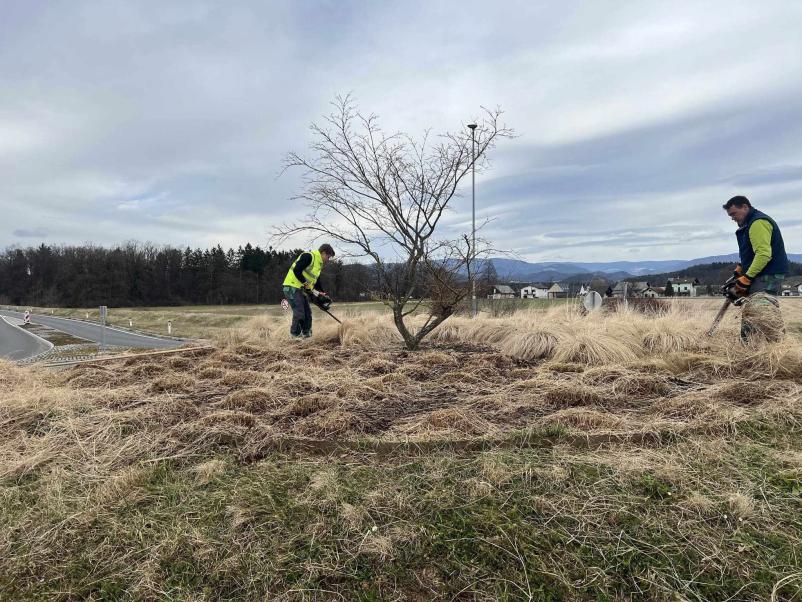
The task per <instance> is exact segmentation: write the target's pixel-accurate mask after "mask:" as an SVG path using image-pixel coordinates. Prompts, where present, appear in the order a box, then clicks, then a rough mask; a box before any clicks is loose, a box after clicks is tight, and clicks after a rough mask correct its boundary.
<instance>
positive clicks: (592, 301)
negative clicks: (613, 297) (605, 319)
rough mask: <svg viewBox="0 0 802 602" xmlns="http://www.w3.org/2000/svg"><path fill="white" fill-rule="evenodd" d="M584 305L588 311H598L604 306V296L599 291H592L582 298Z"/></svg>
mask: <svg viewBox="0 0 802 602" xmlns="http://www.w3.org/2000/svg"><path fill="white" fill-rule="evenodd" d="M582 305H584V306H585V309H586V310H588V311H596V310H597V309H601V306H602V298H601V295H600V294H599V293H597V292H596V291H590V292H589V293H588V294H587V295H585V298H584V299H583V300H582Z"/></svg>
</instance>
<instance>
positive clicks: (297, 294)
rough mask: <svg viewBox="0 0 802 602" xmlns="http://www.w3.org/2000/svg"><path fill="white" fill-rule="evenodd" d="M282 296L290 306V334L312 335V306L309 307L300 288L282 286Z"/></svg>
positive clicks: (306, 298)
mask: <svg viewBox="0 0 802 602" xmlns="http://www.w3.org/2000/svg"><path fill="white" fill-rule="evenodd" d="M284 297H285V298H286V299H287V301H289V303H290V307H292V325H291V326H290V334H291V335H292V336H294V337H299V336H301V335H303V336H305V337H311V336H312V308H311V307H309V298H308V297H307V296H306V295H305V294H304V292H303V290H302V289H300V288H295V287H293V286H285V287H284Z"/></svg>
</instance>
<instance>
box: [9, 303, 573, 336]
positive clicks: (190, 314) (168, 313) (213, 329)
mask: <svg viewBox="0 0 802 602" xmlns="http://www.w3.org/2000/svg"><path fill="white" fill-rule="evenodd" d="M566 302H576V300H570V301H569V300H567V299H553V300H547V299H527V300H512V302H509V301H503V302H496V303H491V302H488V301H483V304H484V309H485V310H486V311H487V312H488V313H492V314H503V313H508V312H510V311H513V310H515V309H516V308H518V307H523V308H527V309H536V310H538V309H547V308H549V307H552V306H554V305H562V304H564V303H566ZM6 308H7V309H13V310H17V311H24V310H25V309H26V308H23V307H11V306H6ZM34 311H36V312H40V313H45V314H52V315H54V316H60V317H64V318H75V319H79V320H86V319H88V320H91V321H94V322H97V321H98V308H97V307H88V308H66V309H65V308H50V307H41V308H34ZM312 311H313V313H314V314H315V317H316V319H318V320H328V319H329V318H326V317H325V316H323V314H322V313H321V312H320V311H319V310H318V309H317V308H316V307H313V308H312ZM332 311H334V312H336V315H337V317H338V318H341V319H342V318H350V317H356V316H359V315H361V314H363V313H371V312H375V313H386V312H388V311H389V310H388V309H387V307H386V306H385V305H384V304H383V303H381V302H373V301H370V302H360V303H337V304H336V306H335V308H333V309H332ZM259 316H269V317H273V318H281V317H282V316H286V314H285V312H284V311H283V310H282V309H281V306H280V305H279V304H277V303H274V304H271V305H193V306H181V307H120V308H117V307H112V308H109V313H108V319H107V321H108V324H110V325H111V326H117V327H121V328H129V324H130V326H132V327H133V328H134V329H135V330H138V331H141V332H147V333H152V334H157V335H166V334H167V322H168V320H169V321H172V334H173V335H174V336H177V337H185V338H215V337H219V336H222V335H224V334H225V333H226V332H227V331H228V330H229V329H231V328H235V327H239V326H243V325H245V324H246V323H247V322H248V320H250V319H252V318H255V317H259ZM129 320H130V322H129Z"/></svg>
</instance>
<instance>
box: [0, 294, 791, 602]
mask: <svg viewBox="0 0 802 602" xmlns="http://www.w3.org/2000/svg"><path fill="white" fill-rule="evenodd" d="M714 305H715V304H711V307H706V308H702V307H697V306H694V307H697V309H694V310H692V311H687V308H683V307H680V306H676V307H672V308H671V309H670V310H669V312H668V313H667V314H665V315H657V316H655V315H650V316H644V315H641V314H637V313H630V312H624V311H619V312H616V313H614V314H610V315H591V316H581V315H580V314H578V313H576V312H575V308H571V307H569V306H564V307H561V308H554V309H552V310H549V312H548V313H546V314H545V315H544V314H542V313H541V314H534V313H533V314H531V315H527V314H523V315H522V314H520V313H519V314H517V315H515V316H512V317H508V318H499V319H483V320H478V321H470V320H467V319H462V318H457V319H453V320H449V321H448V322H446V324H445V325H444V326H443V328H442V330H440V331H439V332H438V333H437V336H436V337H435V338H434V339H433V341H432V342H431V344H430V345H429V346H428V347H427V348H426V349H423V350H421V351H420V352H417V353H408V352H406V351H404V350H403V349H402V348H401V346H400V343H399V340H398V337H397V334H395V331H394V330H393V328H392V325H391V324H390V323H389V321H388V319H387V318H386V317H385V316H381V315H369V314H367V315H361V316H355V317H352V318H351V319H349V320H348V321H347V322H346V324H345V325H344V326H343V327H337V325H336V324H334V323H333V322H332V323H331V324H329V323H326V322H324V321H318V322H316V324H315V329H316V332H315V337H314V339H313V340H312V341H311V342H307V343H300V342H297V341H289V340H287V338H286V328H287V324H286V322H284V321H283V320H276V319H273V318H270V317H258V318H254V319H252V320H251V321H250V322H249V323H248V324H247V326H246V327H244V328H239V329H233V330H230V331H228V332H225V333H223V334H221V335H220V337H219V345H218V348H217V349H216V350H211V351H204V352H195V354H194V355H184V356H175V357H171V358H160V359H159V360H158V361H152V360H151V359H149V358H142V359H131V360H127V361H125V362H122V361H120V362H118V363H114V364H98V365H86V366H80V367H76V368H73V369H69V370H65V371H62V372H55V373H48V372H43V371H37V370H35V369H28V368H24V369H23V368H19V367H16V366H13V365H11V364H2V365H0V592H3V593H4V595H5V596H7V597H8V598H9V599H63V600H72V599H75V600H77V599H164V600H221V599H222V600H227V599H228V600H234V599H265V598H270V599H288V600H295V599H347V600H352V599H362V600H385V599H401V600H423V599H426V600H428V599H444V600H445V599H447V600H451V599H488V600H490V599H539V600H549V599H551V600H555V599H594V600H598V599H688V600H691V599H704V600H707V599H732V600H747V599H749V600H759V599H760V600H765V599H772V596H773V597H774V599H778V600H794V599H796V600H799V599H802V593H801V592H800V589H799V587H800V584H801V583H802V582H801V581H800V578H801V577H802V563H801V562H800V558H799V554H798V550H799V549H800V546H802V519H801V518H800V516H802V515H801V514H800V509H802V437H801V436H800V435H802V428H801V427H800V425H801V424H802V423H801V422H800V420H802V344H800V343H799V342H798V341H797V340H794V339H789V340H786V341H784V342H781V343H774V344H768V345H761V346H754V347H748V348H742V347H740V345H738V344H737V343H736V341H737V324H736V322H735V317H736V316H734V315H733V316H730V317H729V318H728V319H727V321H726V322H725V324H724V325H723V326H722V329H721V331H720V332H719V334H718V335H717V336H716V337H715V338H714V339H712V340H707V339H704V338H702V335H701V333H703V332H704V330H705V329H706V326H707V325H709V322H710V320H711V319H712V314H713V313H714V311H715V307H714Z"/></svg>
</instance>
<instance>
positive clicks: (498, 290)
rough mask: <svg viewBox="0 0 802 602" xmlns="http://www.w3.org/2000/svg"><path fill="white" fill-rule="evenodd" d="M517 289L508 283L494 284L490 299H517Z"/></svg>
mask: <svg viewBox="0 0 802 602" xmlns="http://www.w3.org/2000/svg"><path fill="white" fill-rule="evenodd" d="M515 297H516V294H515V291H514V290H512V288H511V287H509V286H507V285H506V284H494V285H493V289H492V290H491V291H490V294H489V295H488V296H487V298H488V299H515Z"/></svg>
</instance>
